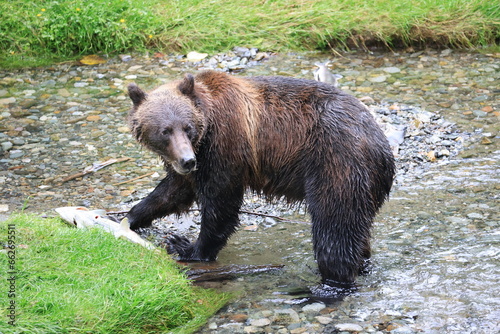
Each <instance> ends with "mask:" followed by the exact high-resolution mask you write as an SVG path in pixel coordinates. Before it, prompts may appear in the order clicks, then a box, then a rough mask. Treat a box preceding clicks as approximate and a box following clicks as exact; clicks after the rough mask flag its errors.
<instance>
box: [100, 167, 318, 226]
mask: <svg viewBox="0 0 500 334" xmlns="http://www.w3.org/2000/svg"><path fill="white" fill-rule="evenodd" d="M146 176H147V175H146ZM132 180H133V179H132ZM132 180H130V181H132ZM188 211H189V212H193V211H200V209H198V208H196V209H189V210H188ZM127 213H128V211H112V212H111V211H110V212H108V215H124V214H127ZM240 213H244V214H247V215H254V216H261V217H269V218H273V219H277V220H279V221H284V222H290V223H297V224H311V223H309V222H305V221H301V220H292V219H287V218H283V217H278V216H274V215H269V214H266V213H260V212H253V211H245V210H240Z"/></svg>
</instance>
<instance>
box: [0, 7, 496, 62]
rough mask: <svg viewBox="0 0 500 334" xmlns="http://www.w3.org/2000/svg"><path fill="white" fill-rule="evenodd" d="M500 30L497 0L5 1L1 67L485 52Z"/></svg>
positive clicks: (1, 15) (0, 22)
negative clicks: (132, 57) (349, 51)
mask: <svg viewBox="0 0 500 334" xmlns="http://www.w3.org/2000/svg"><path fill="white" fill-rule="evenodd" d="M499 27H500V3H499V2H498V1H491V0H372V1H366V0H317V1H313V0H309V1H307V0H263V1H258V2H255V1H254V0H240V1H233V0H214V1H203V0H182V1H181V0H95V1H84V0H59V1H55V0H52V1H47V0H44V1H26V0H10V1H1V2H0V50H1V51H0V66H4V67H13V66H18V65H23V64H24V65H29V64H40V63H43V62H44V61H45V62H51V61H55V60H61V59H68V58H70V59H72V58H74V57H78V56H80V55H83V54H91V53H106V54H113V53H120V52H127V51H130V50H137V51H141V50H142V51H144V50H146V49H160V50H162V51H163V52H184V53H185V52H188V51H192V50H196V51H204V52H223V51H227V50H229V49H231V48H232V47H234V46H251V47H258V48H261V49H264V50H266V51H290V50H297V51H304V50H327V49H328V48H332V47H334V48H353V47H358V48H364V47H366V46H369V45H370V44H373V43H376V44H383V45H386V46H387V47H404V46H425V45H431V46H446V47H450V46H451V47H467V48H468V47H484V46H488V45H495V44H497V43H498V41H499V40H500V29H499Z"/></svg>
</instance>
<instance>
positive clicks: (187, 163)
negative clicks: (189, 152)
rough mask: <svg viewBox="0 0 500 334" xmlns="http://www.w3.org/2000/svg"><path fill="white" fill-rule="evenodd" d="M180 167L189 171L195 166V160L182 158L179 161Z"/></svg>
mask: <svg viewBox="0 0 500 334" xmlns="http://www.w3.org/2000/svg"><path fill="white" fill-rule="evenodd" d="M180 165H181V167H182V168H184V169H185V170H188V171H191V170H193V169H194V167H195V166H196V159H195V158H188V159H185V158H182V159H181V161H180Z"/></svg>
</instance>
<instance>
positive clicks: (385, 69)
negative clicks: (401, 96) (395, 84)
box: [384, 67, 401, 73]
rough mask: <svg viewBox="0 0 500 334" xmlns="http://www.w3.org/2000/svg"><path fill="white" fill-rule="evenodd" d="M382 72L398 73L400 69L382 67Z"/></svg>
mask: <svg viewBox="0 0 500 334" xmlns="http://www.w3.org/2000/svg"><path fill="white" fill-rule="evenodd" d="M384 72H386V73H399V72H401V70H400V69H399V68H397V67H386V68H384Z"/></svg>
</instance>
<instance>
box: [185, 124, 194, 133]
mask: <svg viewBox="0 0 500 334" xmlns="http://www.w3.org/2000/svg"><path fill="white" fill-rule="evenodd" d="M191 130H193V127H192V126H191V125H189V124H188V125H185V126H184V132H190V131H191Z"/></svg>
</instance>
